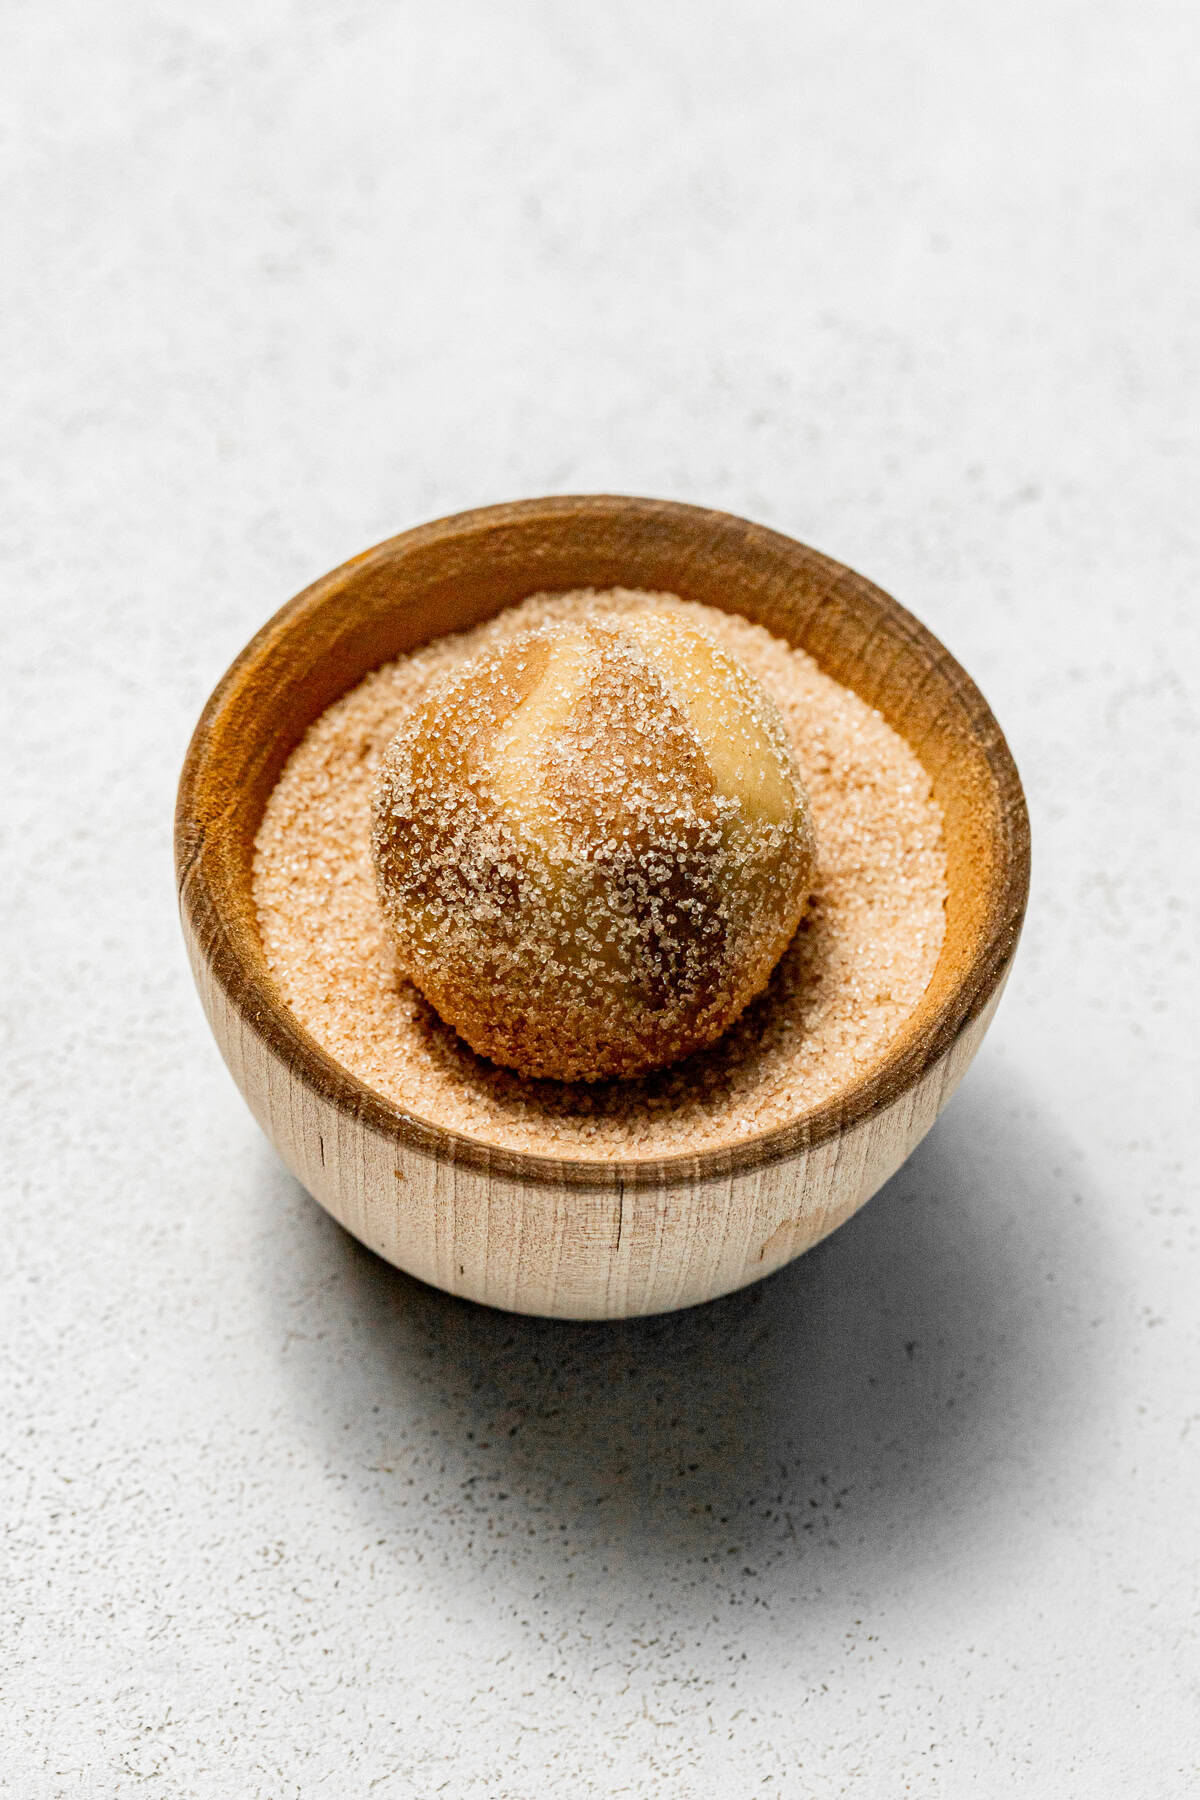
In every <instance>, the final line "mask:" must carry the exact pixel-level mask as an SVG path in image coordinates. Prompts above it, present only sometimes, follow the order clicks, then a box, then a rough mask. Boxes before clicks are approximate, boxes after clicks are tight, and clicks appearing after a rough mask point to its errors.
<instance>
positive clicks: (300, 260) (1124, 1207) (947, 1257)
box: [0, 0, 1200, 1800]
mask: <svg viewBox="0 0 1200 1800" xmlns="http://www.w3.org/2000/svg"><path fill="white" fill-rule="evenodd" d="M2 31H3V40H4V41H3V44H2V46H0V68H2V69H3V76H2V80H3V85H4V88H5V90H6V94H7V98H6V100H5V104H4V108H3V117H4V127H3V130H4V139H3V149H4V158H5V162H6V165H7V168H8V171H9V179H8V181H7V183H6V188H5V197H4V201H3V208H2V212H0V231H2V233H3V244H2V245H0V269H2V273H0V284H2V295H3V309H4V320H3V330H2V333H0V394H2V406H3V416H4V428H5V432H6V436H7V437H8V439H9V448H8V452H7V455H6V468H5V492H4V511H3V537H2V544H0V557H2V560H0V573H2V579H3V584H4V622H5V631H6V648H5V650H4V656H3V663H2V665H0V666H2V669H3V693H4V707H3V720H4V733H5V740H4V745H3V762H2V768H3V778H2V781H0V806H2V808H3V819H4V824H5V828H6V838H7V841H8V859H7V862H6V868H7V869H8V870H9V871H10V872H9V873H7V874H6V876H5V880H4V883H3V887H2V890H0V899H2V904H3V909H4V913H5V916H6V924H7V928H8V940H9V944H8V947H9V950H10V953H11V954H10V960H9V972H8V974H7V975H6V977H5V981H4V987H3V996H4V1002H5V1010H6V1013H7V1015H8V1025H7V1040H6V1044H7V1048H6V1055H7V1057H8V1059H9V1072H8V1073H7V1074H6V1075H5V1076H4V1094H5V1100H6V1102H7V1103H8V1105H7V1107H6V1110H7V1111H8V1112H9V1113H10V1115H11V1123H10V1126H9V1130H8V1133H7V1145H8V1147H7V1148H6V1150H5V1153H4V1159H3V1172H4V1176H5V1178H6V1189H7V1193H8V1199H7V1203H6V1214H5V1224H4V1230H3V1238H2V1243H0V1255H2V1257H3V1263H4V1268H5V1272H6V1287H7V1295H6V1299H5V1304H4V1309H3V1314H2V1329H3V1340H4V1366H3V1373H2V1379H0V1394H2V1400H0V1407H2V1409H3V1415H4V1432H3V1441H2V1449H3V1484H4V1490H5V1510H4V1515H3V1519H4V1530H5V1537H4V1555H5V1568H4V1576H3V1588H2V1594H3V1604H4V1607H5V1610H6V1613H7V1618H6V1625H5V1647H4V1652H3V1669H2V1685H3V1690H4V1705H5V1710H6V1729H5V1733H4V1747H3V1749H2V1750H0V1767H2V1768H3V1774H4V1777H5V1780H6V1782H7V1785H6V1786H5V1787H4V1792H5V1793H6V1794H7V1793H12V1794H13V1795H14V1796H17V1797H18V1800H51V1797H57V1796H64V1797H71V1800H75V1797H81V1800H92V1797H94V1796H109V1795H126V1794H130V1795H140V1794H142V1793H145V1794H148V1795H155V1794H161V1795H163V1796H169V1797H170V1800H176V1797H186V1796H199V1797H202V1800H247V1797H248V1796H259V1795H261V1796H266V1797H268V1800H286V1797H288V1796H304V1797H307V1796H310V1795H312V1796H326V1795H327V1796H336V1797H337V1800H357V1797H358V1796H378V1797H380V1800H391V1797H393V1796H394V1797H400V1796H410V1795H411V1796H425V1795H432V1794H444V1795H448V1796H450V1797H451V1800H456V1797H458V1796H484V1795H487V1796H505V1797H512V1800H528V1797H530V1796H541V1795H554V1796H560V1795H561V1796H570V1797H571V1800H576V1797H580V1800H582V1797H584V1796H593V1795H595V1796H609V1795H618V1794H625V1795H634V1796H643V1795H644V1796H650V1797H653V1800H659V1797H660V1796H661V1797H670V1800H674V1797H679V1800H684V1797H686V1800H694V1797H699V1800H742V1797H743V1796H749V1795H751V1794H754V1795H759V1794H763V1795H778V1796H797V1797H799V1800H808V1797H813V1800H824V1797H825V1796H832V1795H840V1794H852V1795H863V1796H872V1797H873V1796H881V1797H883V1800H892V1797H893V1796H901V1795H907V1794H911V1795H914V1796H926V1795H945V1796H953V1797H956V1800H957V1797H958V1796H964V1795H972V1796H974V1795H982V1796H995V1797H996V1800H1009V1797H1010V1796H1012V1795H1013V1794H1017V1793H1020V1794H1038V1795H1049V1796H1056V1797H1057V1796H1064V1797H1068V1800H1075V1797H1076V1796H1085V1797H1086V1800H1110V1797H1111V1800H1159V1797H1160V1796H1183V1795H1185V1794H1188V1793H1190V1792H1195V1791H1196V1785H1195V1784H1196V1782H1197V1779H1198V1773H1197V1771H1198V1768H1200V1765H1198V1763H1197V1745H1198V1743H1200V1638H1198V1629H1197V1617H1198V1615H1197V1561H1196V1552H1197V1543H1198V1537H1200V1530H1198V1526H1197V1514H1198V1513H1200V1485H1198V1483H1197V1473H1198V1467H1197V1459H1198V1452H1200V1379H1198V1374H1200V1355H1198V1348H1200V1343H1198V1329H1197V1314H1198V1310H1200V1308H1198V1295H1200V1241H1198V1233H1197V1210H1196V1190H1195V1184H1194V1177H1195V1122H1194V1108H1195V1094H1196V1088H1195V1079H1196V1068H1195V1063H1196V1056H1195V1041H1196V1035H1197V1012H1198V999H1200V997H1198V995H1197V989H1196V984H1195V963H1194V949H1193V943H1194V934H1195V928H1196V911H1195V907H1194V903H1193V901H1194V893H1195V890H1196V886H1197V881H1198V877H1200V870H1198V868H1197V857H1196V846H1195V837H1194V834H1193V835H1192V836H1191V837H1190V838H1189V837H1188V836H1187V835H1186V833H1187V832H1188V831H1190V830H1191V828H1192V827H1193V826H1194V821H1195V814H1196V810H1197V809H1196V805H1195V788H1196V774H1197V706H1196V689H1197V681H1198V651H1200V645H1198V642H1197V622H1196V621H1197V601H1198V597H1200V595H1198V587H1200V554H1198V544H1197V535H1198V521H1197V512H1198V507H1197V500H1198V495H1200V480H1198V477H1200V456H1198V448H1200V427H1198V409H1197V402H1198V398H1200V381H1198V377H1200V256H1198V240H1200V108H1198V107H1197V103H1196V86H1195V72H1196V67H1197V62H1198V60H1200V14H1198V13H1197V10H1196V7H1195V5H1194V4H1193V3H1192V0H1185V3H1181V4H1178V5H1174V4H1170V3H1168V0H1104V3H1097V0H1088V3H1080V4H1065V3H1063V0H1049V3H1047V0H1017V3H1015V4H1008V5H1005V6H991V7H987V6H983V5H971V4H966V5H964V4H962V0H953V3H952V0H899V3H897V0H871V3H866V0H850V3H848V4H838V5H836V6H830V5H824V6H817V5H813V4H802V5H801V4H789V3H787V0H774V3H764V0H749V3H747V0H740V3H739V4H736V5H735V4H732V3H729V4H715V3H713V0H705V3H703V4H700V3H698V0H692V3H691V4H689V5H683V4H680V5H665V4H653V3H651V4H637V3H635V0H626V3H624V4H613V5H607V6H602V7H596V8H583V7H579V6H570V5H555V4H552V3H551V0H541V3H539V0H515V3H512V4H507V5H496V4H489V3H488V0H445V3H444V4H441V5H438V6H433V5H427V4H421V3H418V0H407V3H405V4H400V5H390V6H389V5H384V4H381V3H379V0H375V3H373V4H365V3H364V0H330V3H329V4H311V3H303V0H294V3H292V4H284V3H283V0H244V3H242V4H237V5H234V4H230V3H228V0H223V3H221V4H212V5H204V6H199V7H198V6H196V5H194V4H191V3H189V4H186V5H185V4H182V3H181V0H167V3H163V0H156V3H154V4H151V3H150V0H120V3H113V0H108V3H107V4H102V5H92V6H88V5H86V4H84V3H83V0H75V3H71V0H52V3H49V4H41V5H36V4H32V3H28V4H22V3H21V0H9V3H8V5H7V6H6V7H5V8H4V11H3V16H2ZM596 489H608V490H617V491H624V492H631V493H646V494H655V495H665V496H675V497H679V498H682V499H686V500H692V501H697V502H701V503H705V504H711V505H716V506H719V507H725V508H727V509H729V510H732V511H736V512H742V513H746V514H749V515H751V516H753V517H755V518H758V519H760V520H763V521H764V522H767V523H769V524H772V525H775V526H778V527H780V528H782V529H783V530H785V531H788V532H791V533H793V534H794V535H797V536H799V537H802V538H805V539H807V540H809V541H811V542H813V543H816V544H818V545H819V546H820V547H821V548H823V549H825V550H827V551H830V552H831V553H833V554H834V555H836V556H839V557H841V558H842V559H844V560H846V561H848V562H850V563H852V564H854V565H856V566H858V567H860V568H861V569H862V570H863V571H864V572H865V573H867V574H869V575H871V576H873V577H875V578H876V579H877V580H879V581H880V582H882V584H883V585H884V586H886V587H888V588H890V589H891V590H892V591H893V592H894V593H896V594H897V595H898V596H899V597H900V598H901V599H902V600H903V601H905V602H906V603H907V604H908V605H909V606H911V607H912V608H913V609H914V610H915V611H916V612H918V613H919V614H920V615H921V616H922V617H923V618H924V619H926V620H927V621H928V623H929V624H930V625H931V626H932V627H933V629H934V630H935V631H937V632H938V633H939V634H940V635H941V636H943V637H944V638H945V639H946V641H947V642H948V643H949V644H950V646H951V648H952V649H953V650H954V651H955V652H956V653H957V654H958V655H959V657H960V658H961V659H962V660H963V661H964V662H965V663H966V664H967V666H968V667H969V668H970V669H971V670H972V672H973V673H974V674H975V675H976V676H977V678H978V679H979V680H980V682H981V684H982V685H983V687H984V689H985V691H986V692H987V694H988V695H989V698H990V699H991V701H992V703H993V705H994V706H995V708H996V710H997V712H998V714H999V716H1000V718H1001V721H1002V722H1003V723H1004V725H1005V726H1006V728H1007V730H1008V733H1009V735H1010V738H1011V741H1012V744H1013V747H1014V750H1015V752H1016V754H1017V758H1018V761H1019V763H1020V765H1021V768H1022V771H1023V773H1024V776H1025V780H1026V783H1027V786H1028V789H1029V794H1030V800H1031V805H1032V810H1033V820H1034V836H1035V860H1036V880H1035V892H1034V901H1033V907H1032V912H1031V917H1030V924H1029V928H1028V932H1027V936H1026V939H1025V943H1024V946H1023V949H1022V953H1021V956H1020V958H1019V961H1018V965H1017V973H1016V975H1015V977H1014V980H1013V982H1012V984H1011V986H1010V989H1009V993H1008V997H1007V999H1006V1001H1005V1003H1004V1006H1003V1008H1002V1009H1001V1014H1000V1018H999V1021H998V1023H997V1025H996V1027H995V1029H994V1031H993V1033H992V1035H991V1037H990V1038H989V1041H988V1043H987V1045H986V1047H985V1050H984V1052H983V1054H982V1055H981V1056H980V1058H979V1061H978V1064H977V1065H976V1068H975V1070H974V1071H973V1072H972V1074H971V1076H970V1077H969V1079H968V1081H967V1083H966V1085H965V1087H964V1089H963V1090H962V1092H961V1094H960V1096H959V1097H958V1098H957V1099H956V1101H955V1102H954V1104H953V1106H952V1107H951V1108H950V1110H949V1112H948V1113H947V1115H946V1117H945V1119H944V1120H943V1122H942V1123H941V1124H940V1125H939V1127H938V1128H937V1130H936V1131H935V1132H934V1134H933V1136H932V1137H931V1138H930V1139H929V1140H928V1141H927V1143H926V1144H925V1146H924V1147H923V1148H922V1149H921V1150H920V1151H919V1152H918V1154H917V1155H916V1156H915V1157H914V1158H913V1160H912V1162H911V1163H910V1164H909V1166H908V1167H907V1168H906V1169H905V1170H904V1171H902V1173H901V1174H900V1175H898V1176H897V1177H896V1179H895V1180H894V1181H893V1182H892V1183H891V1184H890V1186H889V1188H887V1189H886V1190H885V1191H884V1193H883V1194H882V1195H880V1197H879V1198H878V1199H876V1200H875V1201H874V1202H873V1203H872V1205H871V1206H870V1207H868V1208H867V1210H866V1211H865V1212H864V1213H863V1214H861V1215H860V1216H859V1217H858V1218H857V1219H856V1220H855V1221H853V1222H852V1223H851V1224H850V1225H849V1226H847V1227H846V1228H845V1229H844V1230H842V1231H841V1232H840V1233H839V1234H838V1235H837V1236H836V1237H835V1238H833V1239H832V1240H830V1241H829V1242H828V1243H827V1244H826V1245H825V1246H823V1247H822V1248H821V1249H819V1250H818V1251H816V1252H814V1253H813V1254H812V1255H811V1256H809V1257H808V1258H807V1259H806V1260H804V1261H802V1262H800V1263H799V1264H796V1265H794V1266H793V1267H792V1268H790V1269H789V1270H787V1271H785V1272H784V1273H782V1274H781V1275H779V1276H777V1277H776V1278H775V1279H773V1280H771V1281H769V1282H767V1283H765V1284H764V1285H763V1286H761V1287H759V1288H756V1289H754V1290H751V1291H749V1292H746V1293H744V1294H740V1295H737V1296H735V1297H734V1298H732V1299H729V1300H727V1301H723V1302H720V1303H718V1304H715V1305H713V1306H710V1307H707V1308H705V1309H703V1310H700V1311H697V1312H695V1313H692V1314H690V1315H680V1316H676V1317H669V1318H664V1319H659V1320H653V1321H644V1322H640V1323H635V1324H630V1325H626V1326H621V1327H616V1328H606V1327H580V1326H567V1325H562V1324H555V1325H550V1324H540V1323H537V1322H533V1321H528V1320H516V1319H512V1318H507V1317H504V1316H502V1315H500V1314H495V1313H488V1312H485V1311H482V1310H479V1309H476V1308H472V1307H470V1306H467V1305H462V1304H458V1303H456V1302H454V1301H451V1300H448V1299H446V1298H444V1297H442V1296H441V1295H439V1294H437V1293H435V1292H431V1291H430V1290H428V1289H425V1288H422V1287H419V1286H418V1285H417V1284H416V1283H414V1282H412V1281H409V1280H407V1279H406V1278H405V1277H403V1276H399V1275H396V1274H394V1273H393V1272H392V1271H390V1270H389V1269H387V1268H386V1267H384V1266H383V1265H381V1264H380V1263H378V1262H376V1261H374V1260H372V1258H371V1257H369V1256H368V1255H367V1254H366V1253H364V1252H362V1251H360V1250H359V1249H358V1248H357V1247H356V1246H355V1244H354V1243H352V1242H351V1241H350V1240H349V1239H348V1238H346V1237H345V1236H343V1235H342V1234H341V1233H340V1232H339V1231H338V1230H337V1228H335V1227H334V1226H333V1225H332V1224H331V1223H330V1222H329V1221H328V1220H327V1219H326V1218H325V1217H324V1215H323V1214H322V1213H320V1212H319V1211H318V1209H317V1208H316V1207H315V1205H313V1203H312V1202H311V1201H309V1200H308V1199H307V1198H306V1196H305V1195H304V1194H303V1193H302V1192H301V1190H300V1189H299V1188H298V1187H297V1186H296V1185H295V1183H293V1182H292V1181H291V1180H290V1179H289V1177H288V1176H287V1175H286V1174H285V1173H284V1172H283V1171H282V1169H281V1168H280V1167H279V1166H278V1165H277V1164H276V1162H275V1160H274V1158H273V1156H272V1155H271V1153H270V1151H269V1150H268V1148H267V1146H266V1145H265V1143H264V1142H263V1141H262V1139H261V1138H260V1137H259V1135H258V1132H257V1130H256V1128H255V1127H254V1125H253V1124H252V1122H251V1120H250V1118H249V1116H248V1114H247V1113H246V1112H245V1110H244V1109H243V1106H242V1103H241V1101H240V1100H239V1098H238V1096H237V1094H236V1092H235V1091H234V1089H233V1087H232V1084H231V1083H230V1081H229V1079H228V1077H227V1075H226V1074H225V1072H224V1070H223V1068H222V1067H221V1065H220V1063H219V1061H218V1058H217V1054H216V1051H215V1049H214V1048H213V1046H212V1044H211V1042H210V1040H209V1038H208V1035H207V1032H206V1030H205V1028H204V1025H203V1022H202V1019H201V1016H200V1012H199V1008H198V1005H197V1003H196V1001H195V999H194V997H193V994H192V991H191V987H190V983H189V979H188V975H187V972H186V969H185V965H184V959H183V953H182V950H181V947H180V943H179V939H178V933H177V926H176V921H175V916H174V904H173V891H172V875H171V863H170V853H169V823H170V814H171V807H172V799H173V788H174V783H175V778H176V774H177V771H178V767H179V763H180V760H181V757H182V754H183V750H184V746H185V743H186V741H187V737H188V734H189V731H190V728H191V725H192V723H193V720H194V718H195V716H196V714H197V712H198V710H199V708H200V705H201V703H202V701H203V700H204V698H205V696H206V694H207V693H208V691H209V689H210V688H211V687H212V685H213V684H214V682H215V681H216V679H217V677H218V676H219V674H220V673H221V671H222V670H223V668H224V667H225V665H226V663H227V662H228V661H229V660H230V659H231V657H232V656H233V655H234V653H235V652H236V651H237V650H238V649H239V647H240V646H241V644H242V643H243V642H244V640H245V639H246V638H247V637H248V636H249V635H250V634H251V632H252V631H253V630H254V629H255V628H256V627H257V626H258V625H259V624H260V623H261V622H262V620H263V619H264V618H265V617H266V615H267V614H268V613H269V612H270V611H272V610H273V609H274V608H275V607H276V606H277V605H278V604H280V603H281V602H282V601H283V600H284V599H286V598H287V597H288V596H289V595H290V594H291V593H292V592H293V591H294V590H295V589H296V588H298V587H300V586H302V585H303V584H305V583H306V582H307V581H308V580H310V579H312V578H313V577H315V576H316V575H317V574H319V573H321V572H323V571H324V570H325V569H327V568H328V567H330V566H331V565H333V564H334V563H336V562H339V561H341V560H342V559H343V558H345V557H346V556H348V555H350V554H352V553H353V552H355V551H357V550H359V549H361V548H363V547H364V546H366V545H367V544H369V543H371V542H372V541H374V540H376V539H378V538H380V537H382V536H385V535H388V534H390V533H391V532H394V531H397V530H399V529H401V528H402V527H404V526H406V525H408V524H412V523H416V522H418V521H420V520H422V519H424V518H427V517H430V516H434V515H436V514H439V513H443V512H447V511H452V510H455V509H457V508H460V507H463V506H469V505H475V504H480V503H484V502H487V501H491V500H497V499H505V498H512V497H516V496H520V495H526V494H539V493H545V492H554V491H561V492H571V491H589V490H596Z"/></svg>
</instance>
